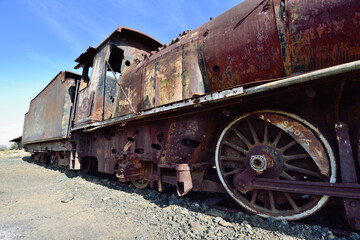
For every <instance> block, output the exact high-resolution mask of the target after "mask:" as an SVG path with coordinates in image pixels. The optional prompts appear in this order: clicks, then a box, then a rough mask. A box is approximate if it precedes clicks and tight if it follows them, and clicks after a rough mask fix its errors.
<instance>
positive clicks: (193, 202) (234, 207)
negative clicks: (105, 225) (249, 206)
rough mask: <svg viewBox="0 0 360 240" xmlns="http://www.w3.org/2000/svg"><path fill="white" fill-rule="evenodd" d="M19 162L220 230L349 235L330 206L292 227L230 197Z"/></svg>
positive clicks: (289, 223) (26, 159)
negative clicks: (208, 220)
mask: <svg viewBox="0 0 360 240" xmlns="http://www.w3.org/2000/svg"><path fill="white" fill-rule="evenodd" d="M22 160H23V161H25V162H28V163H30V164H34V165H38V166H41V167H44V168H46V169H49V170H52V171H58V172H61V173H63V174H64V175H66V176H67V177H68V178H76V177H81V178H82V179H84V180H86V181H88V182H92V183H95V184H99V185H101V186H104V187H107V188H109V189H112V190H117V191H123V192H126V193H135V194H138V195H140V196H142V197H143V198H144V199H145V200H147V201H149V202H151V203H154V204H155V205H157V206H158V207H160V208H166V207H169V206H170V205H172V206H175V208H176V207H182V208H185V209H187V210H188V211H192V212H196V213H203V214H206V215H208V216H211V217H214V219H213V221H214V222H215V223H218V224H219V225H221V226H225V225H226V223H224V222H228V223H238V224H241V225H242V226H243V227H245V228H247V229H249V230H250V231H251V229H252V228H262V229H265V230H268V231H277V232H280V233H284V234H287V235H290V236H293V237H299V232H300V233H301V231H303V229H302V228H303V224H310V225H312V226H310V227H312V228H314V229H317V230H318V231H321V227H320V226H322V227H325V230H326V227H328V226H331V230H332V231H333V232H334V234H337V235H342V236H349V234H350V232H351V231H352V230H351V229H350V228H349V226H347V225H344V223H346V221H345V220H344V218H343V216H341V214H339V213H341V212H342V209H340V208H339V207H338V206H336V207H334V206H331V205H330V206H328V207H325V208H324V209H322V210H321V211H319V213H318V214H316V215H315V216H311V217H309V218H307V219H305V220H304V221H297V222H294V223H292V222H287V221H286V220H282V221H278V220H275V219H272V218H268V219H263V218H261V217H259V216H256V215H252V214H251V213H248V212H246V210H244V209H242V208H241V207H240V206H239V205H238V204H237V203H236V202H235V201H233V200H232V199H231V197H229V196H227V195H226V194H219V193H208V192H192V191H190V192H189V193H188V194H187V195H186V197H179V196H177V193H176V187H175V186H172V185H166V188H165V191H164V192H162V193H160V192H158V191H157V190H156V189H157V186H156V184H155V187H154V189H150V188H146V189H137V188H136V187H134V186H133V185H132V184H128V183H121V182H119V181H118V180H117V178H116V177H115V175H110V174H104V173H98V172H97V173H95V174H94V175H90V174H85V173H82V172H81V171H73V170H67V169H63V168H60V167H58V166H54V165H47V164H43V163H39V162H35V161H33V160H32V159H31V157H23V158H22ZM209 199H210V201H209ZM212 200H214V201H218V203H217V204H216V206H209V205H207V204H206V202H211V201H212ZM330 208H331V210H330ZM177 210H178V212H177ZM177 210H175V213H176V214H178V213H179V212H180V213H181V214H186V213H184V212H181V210H180V208H177ZM329 212H331V215H332V216H330V215H329ZM332 219H334V220H335V221H333V220H332ZM224 220H225V221H224ZM220 221H221V222H220ZM331 221H333V222H331ZM296 223H297V224H296ZM234 227H235V226H234ZM289 229H290V231H289ZM337 229H342V230H344V231H342V230H340V231H338V232H336V230H337ZM346 231H349V232H346Z"/></svg>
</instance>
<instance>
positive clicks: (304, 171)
mask: <svg viewBox="0 0 360 240" xmlns="http://www.w3.org/2000/svg"><path fill="white" fill-rule="evenodd" d="M284 167H285V169H286V170H290V171H294V172H298V173H302V174H305V175H309V176H312V177H318V178H321V177H322V176H321V174H320V173H318V172H314V171H311V170H308V169H305V168H300V167H296V166H293V165H289V164H284Z"/></svg>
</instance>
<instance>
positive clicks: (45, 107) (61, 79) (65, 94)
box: [22, 72, 80, 144]
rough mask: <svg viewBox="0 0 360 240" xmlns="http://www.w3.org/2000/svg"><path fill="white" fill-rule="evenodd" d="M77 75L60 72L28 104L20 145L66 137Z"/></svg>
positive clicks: (67, 135)
mask: <svg viewBox="0 0 360 240" xmlns="http://www.w3.org/2000/svg"><path fill="white" fill-rule="evenodd" d="M79 78H80V76H79V75H78V74H75V73H71V72H60V73H59V74H58V75H57V76H56V77H55V78H54V79H53V80H52V81H51V82H50V83H49V84H48V85H47V86H46V88H45V89H44V90H43V91H42V92H41V93H39V95H38V96H36V97H35V98H34V99H33V100H32V101H31V103H30V108H29V112H28V113H27V114H26V115H25V121H24V129H23V135H22V143H23V144H29V143H36V142H44V141H52V140H59V139H66V138H68V137H69V132H68V130H69V125H70V121H71V119H70V115H71V110H72V107H73V104H74V103H73V101H74V97H75V85H76V81H77V80H78V79H79Z"/></svg>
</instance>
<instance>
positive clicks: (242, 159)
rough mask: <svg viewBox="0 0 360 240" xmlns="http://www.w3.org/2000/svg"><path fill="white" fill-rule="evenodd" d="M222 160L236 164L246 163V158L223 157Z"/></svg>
mask: <svg viewBox="0 0 360 240" xmlns="http://www.w3.org/2000/svg"><path fill="white" fill-rule="evenodd" d="M220 160H225V161H234V162H245V160H246V157H234V156H228V157H227V156H221V157H220Z"/></svg>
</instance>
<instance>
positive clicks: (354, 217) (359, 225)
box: [335, 122, 360, 230]
mask: <svg viewBox="0 0 360 240" xmlns="http://www.w3.org/2000/svg"><path fill="white" fill-rule="evenodd" d="M335 131H336V138H337V141H338V146H339V160H340V170H341V180H342V182H343V183H357V176H356V169H355V162H354V156H353V152H352V148H351V142H350V137H349V133H348V128H347V126H346V124H345V123H342V122H338V123H336V124H335ZM343 202H344V208H345V212H346V217H347V220H348V222H349V224H350V226H351V227H353V228H354V229H356V230H360V217H359V216H360V200H358V199H349V198H343Z"/></svg>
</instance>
